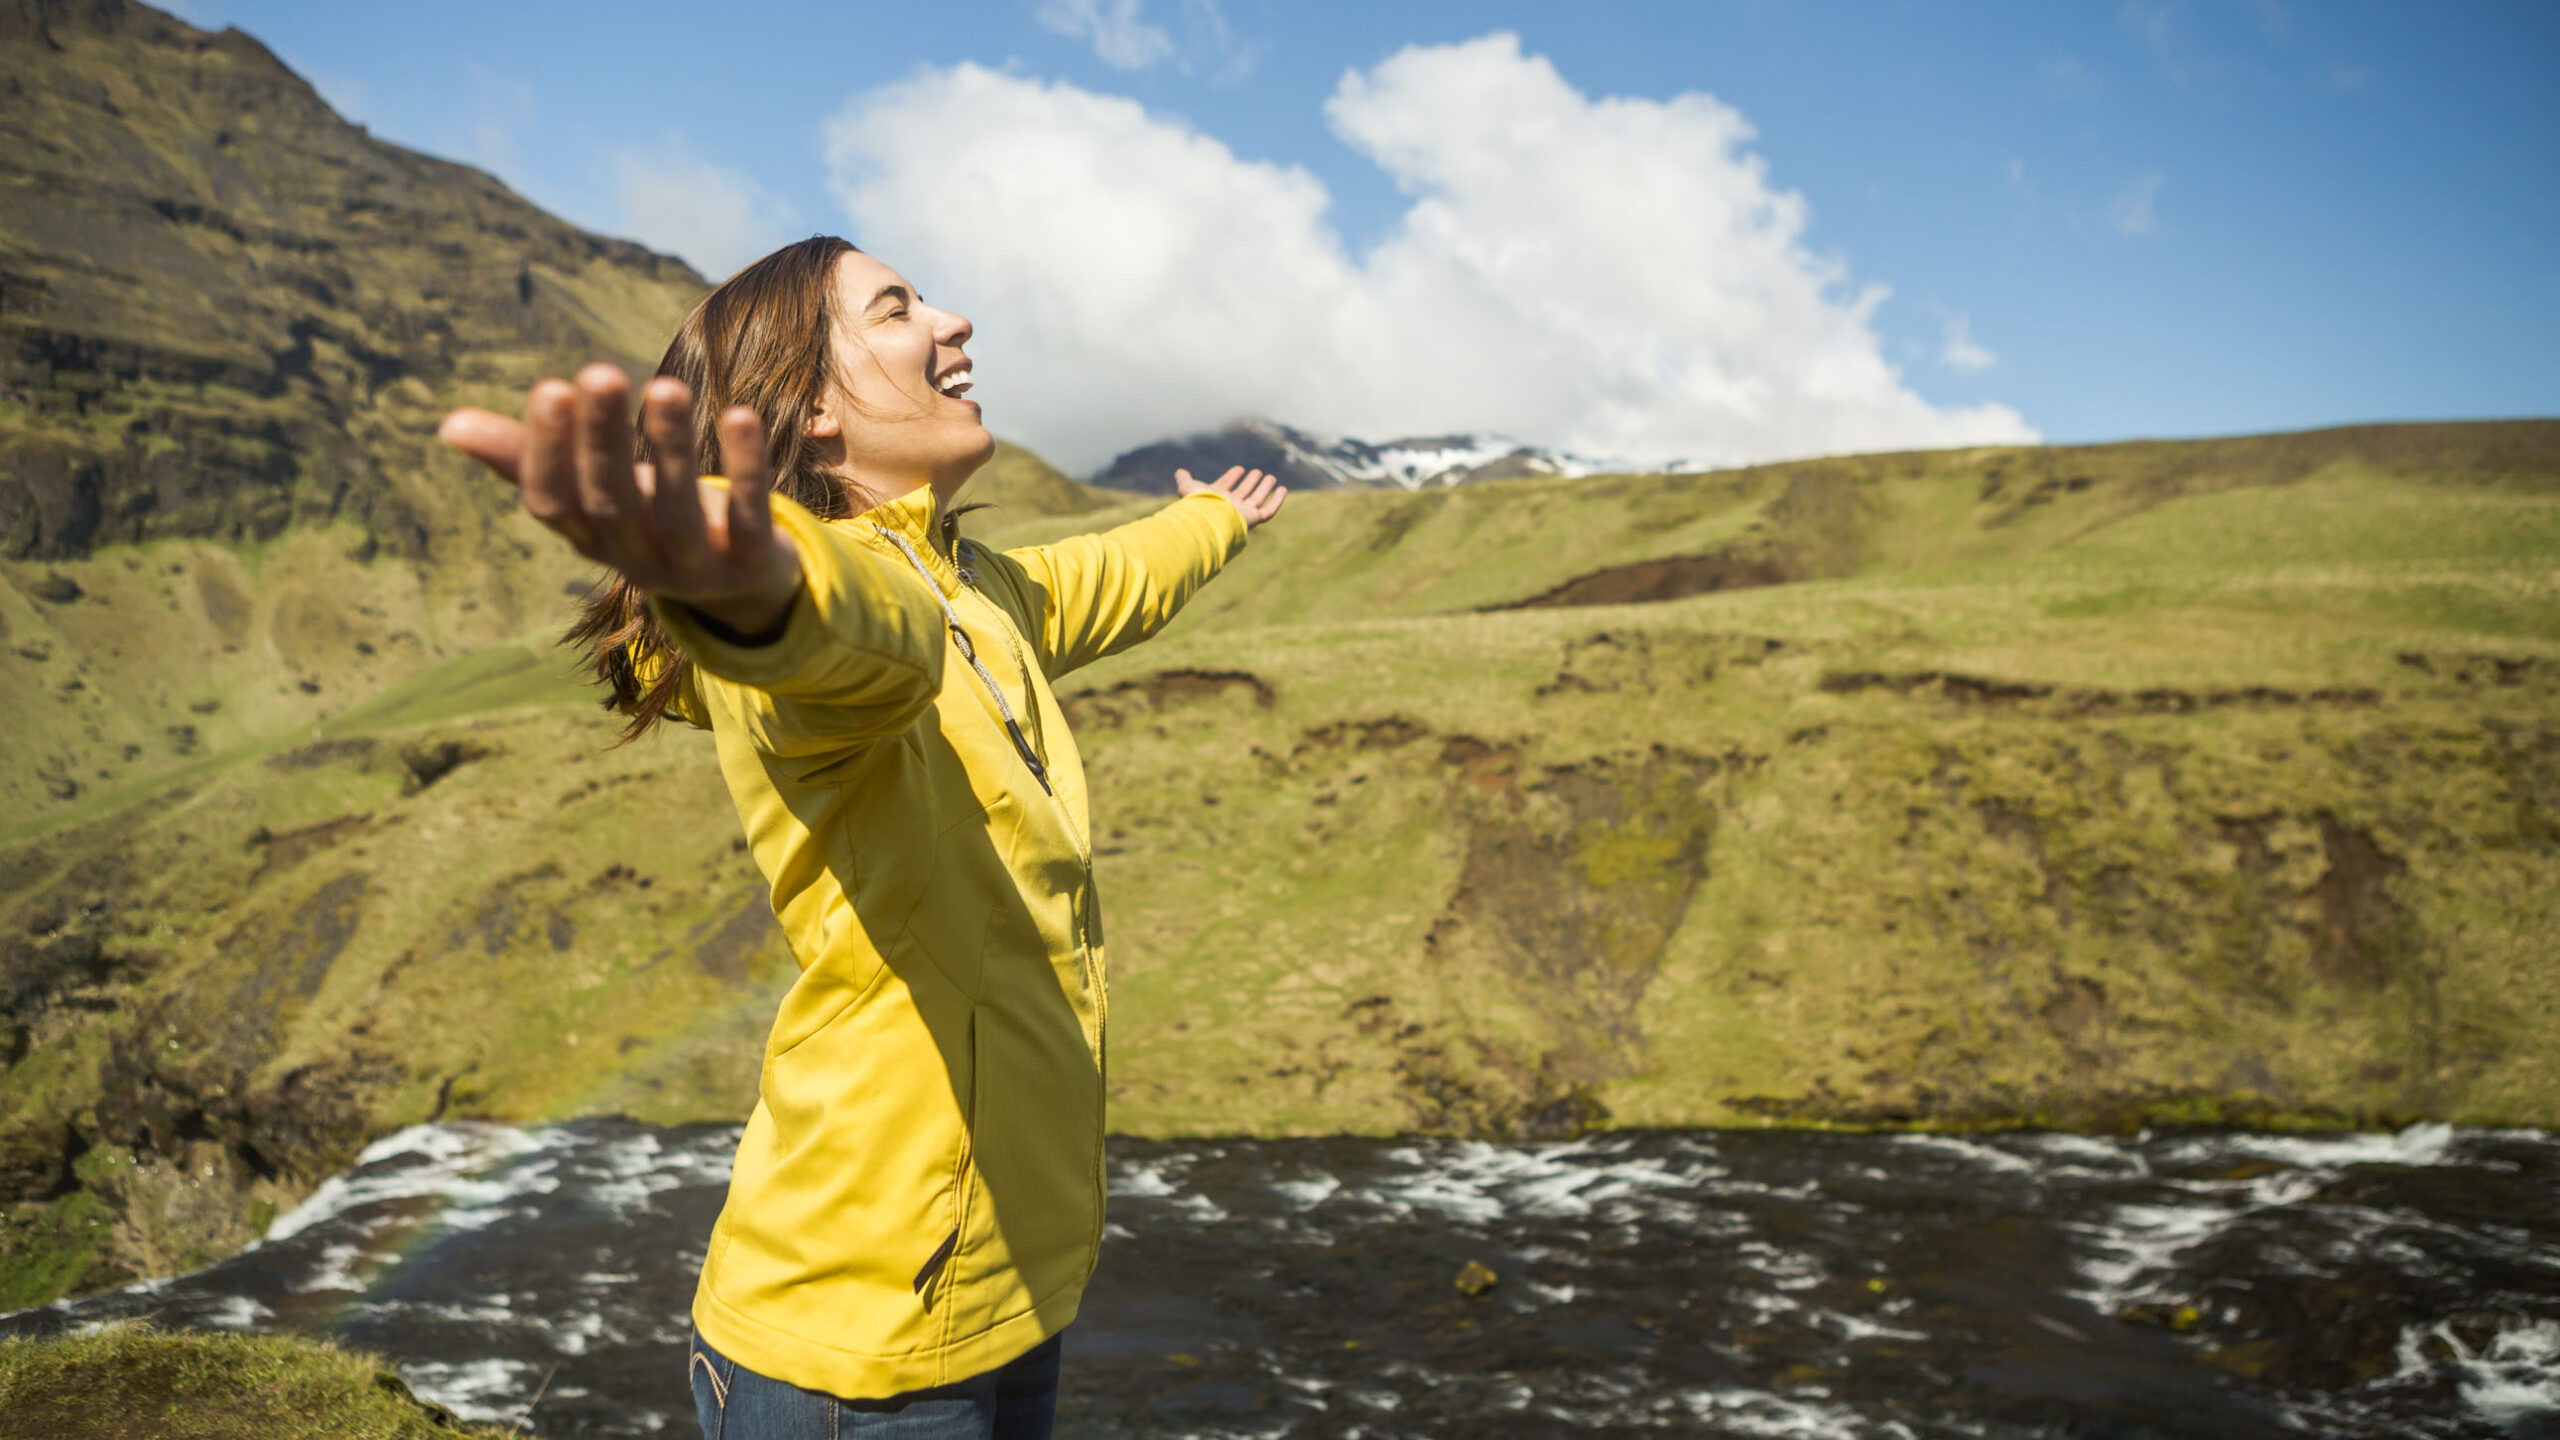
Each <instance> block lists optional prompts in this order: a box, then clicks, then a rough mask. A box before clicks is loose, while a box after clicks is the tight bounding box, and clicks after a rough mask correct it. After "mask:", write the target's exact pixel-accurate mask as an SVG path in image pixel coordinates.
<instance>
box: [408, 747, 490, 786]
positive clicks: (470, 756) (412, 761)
mask: <svg viewBox="0 0 2560 1440" xmlns="http://www.w3.org/2000/svg"><path fill="white" fill-rule="evenodd" d="M497 753H498V752H497V751H495V750H492V749H490V748H489V747H488V746H486V745H479V744H474V743H473V742H471V741H469V740H431V741H425V742H422V743H420V744H416V745H404V746H402V747H401V748H400V768H401V770H403V771H404V772H406V773H405V774H403V775H402V777H401V780H400V793H401V794H403V795H415V794H417V793H418V792H419V791H421V790H424V789H426V788H427V787H428V786H430V785H433V784H435V783H436V782H437V781H439V780H442V779H443V778H444V777H446V776H447V775H450V774H452V773H453V772H454V771H456V770H459V769H461V768H462V767H463V766H465V765H468V764H470V763H471V762H472V761H474V760H486V759H488V758H489V757H490V756H492V755H495V754H497Z"/></svg>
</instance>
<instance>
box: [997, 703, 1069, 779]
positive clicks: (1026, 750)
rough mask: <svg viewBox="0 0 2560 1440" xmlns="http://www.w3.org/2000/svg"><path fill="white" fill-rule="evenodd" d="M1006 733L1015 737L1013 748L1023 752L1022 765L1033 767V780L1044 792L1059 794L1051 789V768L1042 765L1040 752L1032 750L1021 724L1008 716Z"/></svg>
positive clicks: (1005, 723)
mask: <svg viewBox="0 0 2560 1440" xmlns="http://www.w3.org/2000/svg"><path fill="white" fill-rule="evenodd" d="M1004 733H1006V734H1007V735H1010V736H1012V737H1013V748H1014V749H1016V750H1019V751H1021V752H1022V763H1023V764H1025V765H1028V766H1030V767H1031V778H1032V779H1034V780H1037V781H1039V782H1040V788H1041V789H1042V790H1044V791H1047V792H1048V793H1049V794H1051V795H1055V794H1057V793H1058V792H1057V791H1055V790H1050V789H1049V767H1048V766H1046V765H1043V764H1041V763H1040V752H1039V751H1037V750H1034V749H1032V748H1031V742H1030V741H1029V740H1026V739H1024V738H1023V735H1022V725H1021V723H1020V722H1018V721H1016V720H1015V719H1014V718H1013V717H1011V716H1009V715H1008V716H1006V717H1005V722H1004Z"/></svg>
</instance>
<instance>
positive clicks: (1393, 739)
mask: <svg viewBox="0 0 2560 1440" xmlns="http://www.w3.org/2000/svg"><path fill="white" fill-rule="evenodd" d="M1430 735H1431V727H1430V726H1428V725H1425V724H1423V723H1422V722H1421V721H1419V720H1416V719H1413V718H1412V717H1411V716H1406V715H1390V716H1388V717H1386V718H1385V719H1383V720H1337V721H1335V722H1334V723H1333V724H1330V725H1319V726H1317V727H1316V728H1315V729H1313V730H1309V731H1307V732H1306V733H1305V735H1304V736H1303V737H1301V739H1300V740H1299V742H1298V747H1297V749H1298V751H1299V752H1301V753H1302V752H1304V751H1307V750H1338V749H1341V748H1343V747H1345V746H1348V747H1350V748H1351V749H1353V750H1392V749H1395V748H1396V747H1398V746H1400V745H1411V744H1413V743H1414V742H1415V741H1417V740H1423V739H1427V738H1429V737H1430Z"/></svg>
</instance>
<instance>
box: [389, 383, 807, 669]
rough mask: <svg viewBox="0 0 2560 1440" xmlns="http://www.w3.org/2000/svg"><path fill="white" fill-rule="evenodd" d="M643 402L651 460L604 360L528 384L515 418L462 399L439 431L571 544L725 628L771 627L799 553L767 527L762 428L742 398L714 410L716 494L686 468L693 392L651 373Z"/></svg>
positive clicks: (786, 603) (793, 581)
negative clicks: (569, 376) (721, 481)
mask: <svg viewBox="0 0 2560 1440" xmlns="http://www.w3.org/2000/svg"><path fill="white" fill-rule="evenodd" d="M641 408H642V423H643V424H645V425H646V426H647V427H648V433H649V448H650V450H651V451H652V452H653V453H654V454H656V455H657V456H658V457H659V461H658V463H657V464H656V465H655V466H651V465H645V464H636V463H634V461H633V458H632V442H631V385H630V382H629V381H628V380H626V379H624V378H623V374H622V372H621V371H620V370H618V369H615V368H614V367H613V366H611V365H604V364H595V365H589V366H587V367H586V368H585V369H583V370H580V371H579V372H578V378H577V382H576V383H575V384H574V385H573V384H571V383H569V382H567V381H564V380H544V381H542V382H541V383H539V384H537V385H535V386H534V387H533V389H532V390H531V391H530V392H529V393H528V394H527V395H526V396H525V407H524V415H525V418H524V420H523V421H522V422H518V421H514V420H510V419H508V418H507V417H506V416H504V415H500V414H497V413H496V412H494V411H489V410H479V409H468V408H466V409H461V410H456V411H454V412H452V413H451V414H449V415H447V416H445V417H444V421H443V423H441V424H439V425H438V426H437V427H436V436H437V438H438V439H441V440H442V441H444V442H445V443H446V444H448V445H450V446H452V447H453V448H455V449H456V450H459V451H461V452H462V453H463V454H465V455H468V456H470V457H471V458H472V459H474V460H477V461H479V462H480V463H481V464H483V465H486V466H488V467H489V468H490V469H492V470H494V471H496V472H498V473H499V474H500V475H503V476H505V477H506V478H507V479H508V480H509V481H511V482H513V483H514V485H515V487H516V490H517V493H518V495H519V496H520V497H521V498H522V499H523V501H524V508H525V509H526V510H527V511H529V512H531V513H532V515H533V517H534V518H535V519H537V520H539V521H541V522H542V523H543V524H545V525H548V526H550V527H551V528H552V529H553V530H555V531H558V532H559V534H560V536H561V538H563V539H565V540H567V541H568V542H569V543H570V545H572V546H574V547H575V548H576V549H577V552H578V553H579V554H581V555H584V556H586V557H587V558H588V559H590V560H594V561H598V562H600V563H602V564H605V565H610V566H612V567H613V568H614V569H616V570H618V571H621V572H622V574H623V576H624V578H626V579H628V580H629V581H630V582H631V583H632V584H634V585H636V586H638V587H639V588H641V589H642V590H645V591H647V592H649V593H650V594H652V595H660V596H664V597H666V598H668V599H671V600H679V601H682V602H683V603H684V604H686V605H688V606H691V607H692V608H693V609H695V610H698V611H701V612H702V613H703V614H705V615H708V616H710V617H711V618H712V619H713V620H715V621H717V622H719V623H720V624H721V625H723V626H725V627H727V628H728V629H731V630H735V631H738V632H740V633H743V634H756V633H760V632H764V631H768V630H771V629H772V628H773V627H774V626H775V625H777V624H778V623H780V621H781V620H782V618H783V617H784V616H785V615H787V614H788V613H790V610H791V606H792V604H793V602H794V601H795V600H796V599H797V598H798V597H799V594H800V552H799V549H798V547H796V546H794V545H793V544H792V543H791V537H790V536H789V535H788V534H786V533H784V532H782V531H779V530H776V529H775V528H774V526H773V502H772V496H771V491H770V488H769V487H770V486H771V484H772V477H771V476H770V475H769V474H768V473H767V472H766V468H765V450H764V425H763V424H762V422H760V421H758V420H757V419H756V414H755V412H754V411H752V410H749V409H747V408H746V407H745V406H734V407H732V408H731V409H729V410H728V411H727V412H725V413H724V414H722V415H721V417H720V425H719V434H720V461H721V465H722V468H723V469H725V470H726V471H727V472H728V477H729V484H728V487H727V490H726V493H725V494H724V493H723V492H722V489H721V487H719V486H716V485H704V484H702V483H700V481H699V478H698V477H697V476H696V475H695V473H694V468H693V392H692V390H691V389H690V388H688V387H687V386H686V385H685V383H684V382H683V381H681V380H676V379H672V378H670V377H667V376H663V375H662V376H659V377H658V378H656V379H654V380H651V381H650V382H649V384H648V386H647V387H646V388H645V389H644V390H643V391H642V394H641Z"/></svg>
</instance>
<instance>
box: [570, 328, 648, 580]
mask: <svg viewBox="0 0 2560 1440" xmlns="http://www.w3.org/2000/svg"><path fill="white" fill-rule="evenodd" d="M573 435H574V441H575V445H574V459H573V464H572V470H573V473H574V474H575V475H576V477H577V482H576V483H577V494H578V508H579V509H581V510H583V511H584V512H585V513H586V518H587V524H588V525H589V527H590V528H592V530H593V531H594V533H595V543H596V545H597V546H598V547H599V548H600V549H602V550H603V551H604V552H605V559H606V560H607V561H608V563H611V564H613V565H614V566H615V567H616V568H619V569H621V570H622V571H623V572H624V573H625V574H628V573H630V571H631V569H632V563H631V562H634V561H637V562H639V563H641V564H642V565H646V564H647V557H649V556H650V555H651V552H652V551H653V550H654V548H655V547H654V546H652V545H651V543H650V535H649V526H648V519H647V516H646V514H645V507H644V504H643V502H642V500H641V496H640V490H639V486H638V485H637V484H636V483H635V481H634V478H633V475H632V472H631V459H632V457H631V382H630V381H629V380H626V379H624V378H623V374H622V372H621V371H620V370H618V369H616V368H614V367H613V366H611V365H606V364H603V363H601V362H599V363H597V364H594V365H589V366H587V367H586V368H585V369H583V370H580V371H579V372H578V380H577V386H576V413H575V421H574V425H573Z"/></svg>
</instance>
